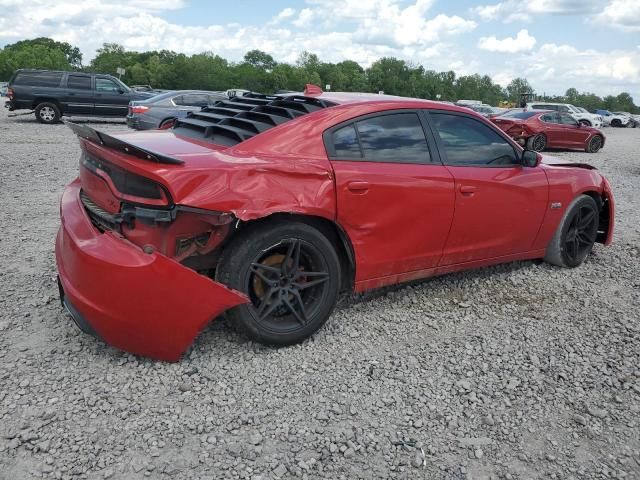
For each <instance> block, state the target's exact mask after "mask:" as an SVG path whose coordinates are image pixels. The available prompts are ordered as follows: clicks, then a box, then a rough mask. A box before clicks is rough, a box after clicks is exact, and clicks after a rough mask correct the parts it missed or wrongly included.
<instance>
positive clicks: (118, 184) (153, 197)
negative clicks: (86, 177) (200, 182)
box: [80, 153, 171, 206]
mask: <svg viewBox="0 0 640 480" xmlns="http://www.w3.org/2000/svg"><path fill="white" fill-rule="evenodd" d="M80 166H81V168H82V167H84V168H86V169H87V170H89V171H90V172H91V173H93V174H94V175H97V176H98V177H100V178H102V179H103V180H104V181H105V182H106V183H107V185H109V187H110V189H111V190H112V192H113V193H114V194H116V196H118V197H120V198H121V199H122V200H125V201H128V202H132V203H138V204H146V205H155V206H168V205H170V204H171V200H170V198H169V194H168V193H167V192H166V191H165V189H164V187H163V186H162V185H160V184H159V183H156V182H154V181H153V180H151V179H149V178H146V177H142V176H140V175H136V174H134V173H131V172H129V171H127V170H123V169H121V168H118V167H116V166H115V165H112V164H110V163H109V162H105V161H104V160H101V159H98V158H95V157H93V156H91V155H88V154H87V153H83V155H82V156H81V158H80ZM87 193H88V194H89V196H91V192H87Z"/></svg>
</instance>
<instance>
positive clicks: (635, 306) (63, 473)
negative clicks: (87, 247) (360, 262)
mask: <svg viewBox="0 0 640 480" xmlns="http://www.w3.org/2000/svg"><path fill="white" fill-rule="evenodd" d="M93 123H99V124H100V128H102V129H105V130H109V131H112V130H117V129H122V128H124V125H123V124H122V123H116V122H93ZM606 134H607V136H608V143H607V145H606V147H605V148H604V150H603V151H602V152H600V153H598V154H595V155H589V154H586V153H582V152H559V153H558V154H557V155H558V156H561V157H563V158H567V159H573V160H580V161H585V160H586V161H589V162H592V163H593V164H594V165H596V166H597V167H599V168H601V169H602V171H603V172H604V173H605V174H606V175H607V176H608V178H609V180H610V181H611V184H612V185H613V188H614V192H615V194H616V200H617V205H618V212H617V224H616V227H617V231H616V238H615V244H614V245H613V246H612V247H610V248H604V247H602V246H597V247H596V248H595V250H594V253H593V255H591V256H590V257H589V259H588V261H587V262H586V264H585V265H583V266H581V267H580V268H577V269H574V270H562V269H558V268H554V267H551V266H548V265H546V264H540V263H537V262H519V263H514V264H508V265H504V266H499V267H495V268H488V269H483V270H478V271H473V272H467V273H463V274H456V275H449V276H446V277H442V278H438V279H432V280H429V281H424V282H421V283H415V284H412V285H409V286H402V287H396V288H391V289H385V290H381V291H376V292H373V293H370V294H366V295H364V296H359V297H353V298H346V299H344V300H342V301H341V303H340V305H339V307H338V309H337V310H336V312H335V313H334V315H333V316H332V318H331V319H330V321H329V322H328V324H327V325H326V326H325V328H324V329H322V331H321V332H320V333H319V334H317V335H316V336H315V337H314V338H313V339H312V340H310V341H308V342H306V343H304V344H303V345H300V346H296V347H292V348H284V349H279V350H276V349H271V348H265V347H262V346H260V345H256V344H253V343H251V342H248V341H246V340H245V339H243V338H242V337H241V336H238V335H237V334H235V333H233V332H232V331H231V329H229V328H227V327H226V326H225V325H224V322H214V323H213V324H212V325H211V326H210V327H208V328H207V330H206V331H205V332H203V334H202V335H201V336H200V337H199V338H198V340H197V341H196V343H195V345H194V347H193V348H192V350H191V351H190V352H189V353H188V354H187V355H186V356H185V357H184V358H183V360H182V361H181V362H179V363H176V364H167V363H159V362H153V361H150V360H147V359H143V358H138V357H135V356H132V355H128V354H125V353H122V352H119V351H116V350H114V349H112V348H110V347H108V346H106V345H104V344H102V343H100V342H98V341H96V340H94V339H93V338H91V337H89V336H86V335H84V334H82V333H80V332H79V331H78V330H76V328H75V327H74V326H73V325H72V322H71V320H70V319H69V318H68V317H67V315H66V314H65V313H64V312H63V311H62V309H61V308H60V305H59V303H58V301H57V288H56V284H55V274H56V273H55V265H54V255H53V242H54V236H55V233H56V229H57V228H58V199H59V196H60V193H61V191H62V188H63V186H64V185H65V184H66V183H68V182H69V181H71V180H72V178H74V177H75V175H76V172H77V162H78V156H79V147H78V144H77V141H76V139H75V137H74V136H73V134H72V133H71V132H70V131H69V129H68V128H67V127H65V126H63V125H57V126H43V125H39V124H37V123H36V122H35V120H34V119H33V116H24V117H17V118H8V117H7V112H6V111H5V110H3V111H2V112H1V113H0V166H1V167H2V168H0V200H1V202H2V205H3V214H2V217H1V218H2V228H1V229H0V245H1V248H0V259H1V265H2V268H1V269H0V284H1V285H2V290H1V292H2V294H1V296H0V311H1V313H0V478H1V479H11V480H21V479H32V478H57V479H75V478H80V479H82V478H88V479H93V478H99V479H102V478H114V479H116V478H117V479H120V478H124V479H139V478H144V477H147V478H160V479H164V478H176V479H217V478H246V479H270V478H272V479H279V478H309V479H316V478H329V479H356V478H364V479H368V478H429V479H431V478H433V479H483V478H485V479H489V478H494V479H495V478H506V479H533V478H545V479H546V478H554V479H570V478H573V479H580V480H581V479H591V478H628V479H631V478H640V343H639V342H640V333H639V332H640V327H639V323H640V320H639V317H640V293H639V292H640V253H639V252H640V247H639V240H640V213H639V212H640V196H639V195H638V189H639V187H640V163H639V162H640V160H639V158H638V156H637V152H638V151H639V150H640V130H639V129H636V130H631V129H619V130H614V129H608V130H606Z"/></svg>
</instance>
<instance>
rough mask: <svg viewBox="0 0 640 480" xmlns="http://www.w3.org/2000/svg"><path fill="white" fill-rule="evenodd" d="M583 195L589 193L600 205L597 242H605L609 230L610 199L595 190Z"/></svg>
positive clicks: (587, 193)
mask: <svg viewBox="0 0 640 480" xmlns="http://www.w3.org/2000/svg"><path fill="white" fill-rule="evenodd" d="M583 195H588V196H589V197H591V198H593V200H595V202H596V205H597V206H598V210H599V212H600V214H599V217H598V235H597V236H596V242H598V243H604V242H605V240H606V239H607V232H608V231H609V221H610V212H609V199H608V198H607V197H605V196H602V195H600V194H599V193H598V192H593V191H589V192H584V193H583Z"/></svg>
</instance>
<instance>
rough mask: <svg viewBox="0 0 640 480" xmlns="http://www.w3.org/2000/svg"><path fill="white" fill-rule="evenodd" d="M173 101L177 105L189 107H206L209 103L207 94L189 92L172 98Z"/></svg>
mask: <svg viewBox="0 0 640 480" xmlns="http://www.w3.org/2000/svg"><path fill="white" fill-rule="evenodd" d="M173 101H174V103H175V104H177V105H186V106H189V107H206V106H207V105H209V96H208V95H202V94H195V93H191V94H187V95H182V96H181V97H177V98H174V100H173Z"/></svg>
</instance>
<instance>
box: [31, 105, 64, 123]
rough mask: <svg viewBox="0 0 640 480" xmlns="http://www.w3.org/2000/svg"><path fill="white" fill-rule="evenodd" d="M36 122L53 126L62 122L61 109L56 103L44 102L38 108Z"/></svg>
mask: <svg viewBox="0 0 640 480" xmlns="http://www.w3.org/2000/svg"><path fill="white" fill-rule="evenodd" d="M35 114H36V120H38V121H39V122H40V123H45V124H48V125H50V124H52V123H58V122H60V109H59V108H58V106H57V105H56V104H55V103H49V102H43V103H40V104H38V106H37V107H36V111H35Z"/></svg>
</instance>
